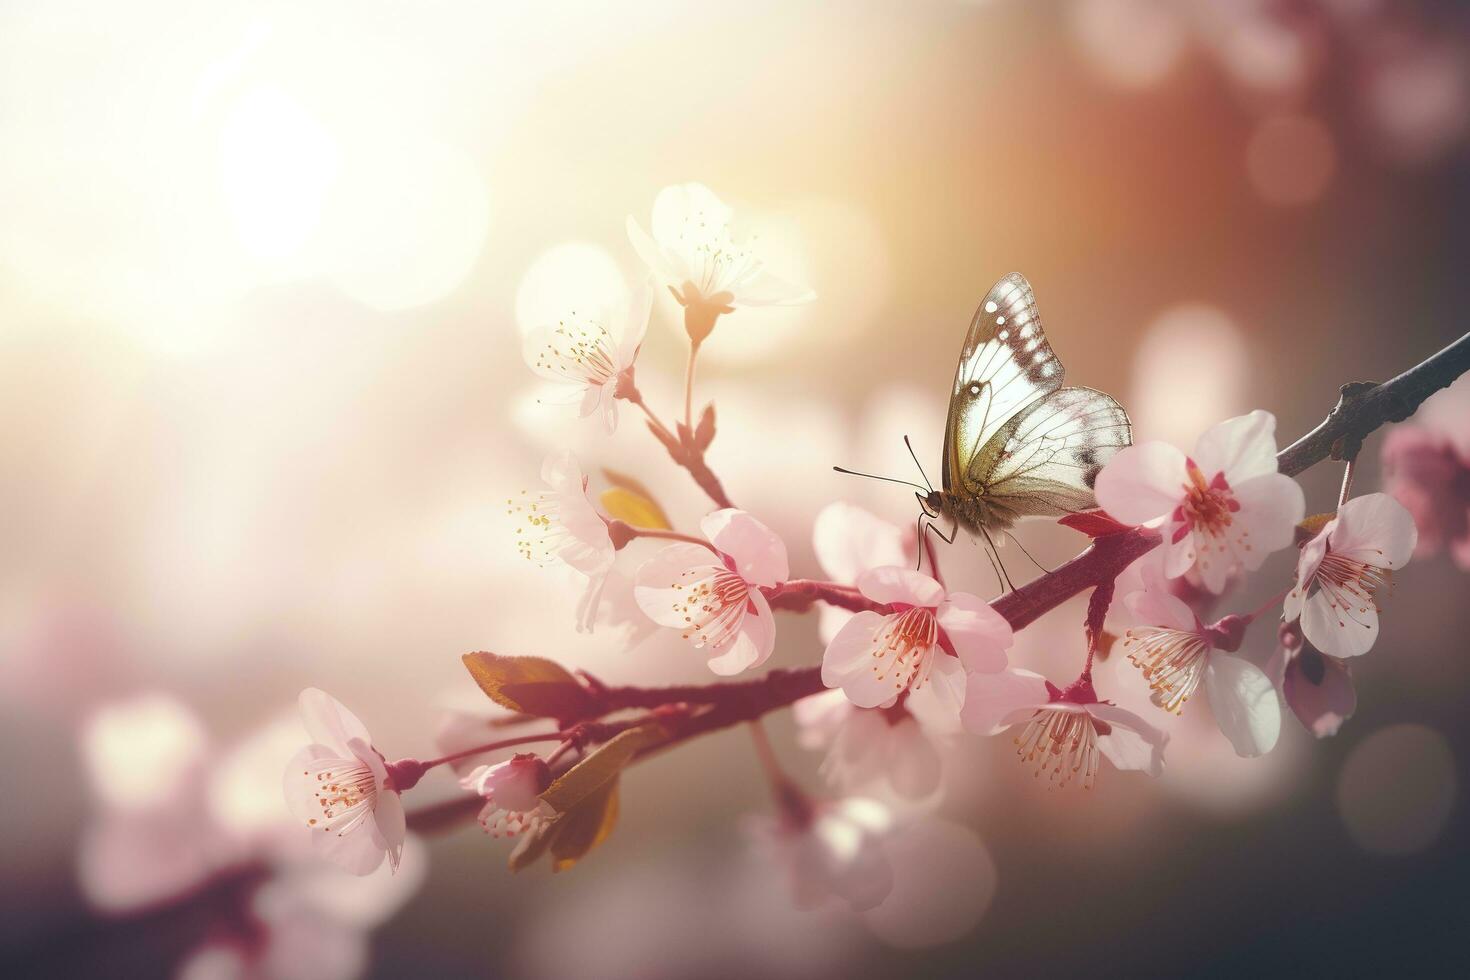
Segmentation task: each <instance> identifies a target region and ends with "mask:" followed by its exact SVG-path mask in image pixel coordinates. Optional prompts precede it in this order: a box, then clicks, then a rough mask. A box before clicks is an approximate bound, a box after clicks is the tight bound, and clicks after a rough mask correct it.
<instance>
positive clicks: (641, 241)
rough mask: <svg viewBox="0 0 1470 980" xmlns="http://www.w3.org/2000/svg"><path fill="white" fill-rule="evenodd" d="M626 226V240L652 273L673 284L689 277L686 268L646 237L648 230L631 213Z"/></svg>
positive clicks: (681, 282) (679, 283)
mask: <svg viewBox="0 0 1470 980" xmlns="http://www.w3.org/2000/svg"><path fill="white" fill-rule="evenodd" d="M627 227H628V242H629V243H630V244H631V245H632V246H633V251H635V252H637V253H638V257H639V258H640V259H642V260H643V262H644V264H645V265H647V266H648V268H649V269H650V270H651V271H652V272H653V274H654V275H656V276H658V277H659V278H660V279H662V280H663V281H664V282H666V283H670V284H672V285H675V286H678V285H681V284H683V282H684V280H686V279H688V278H689V270H688V268H686V267H685V266H684V264H683V263H682V262H679V261H678V260H676V259H675V258H674V257H673V256H671V255H670V254H669V253H668V252H667V251H665V250H664V249H663V248H661V247H660V246H659V245H658V243H657V242H655V241H654V240H653V239H652V238H650V237H648V232H646V231H644V230H643V226H642V225H640V224H638V222H637V221H634V220H633V216H632V215H629V216H628V222H627Z"/></svg>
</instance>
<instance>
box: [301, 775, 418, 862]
mask: <svg viewBox="0 0 1470 980" xmlns="http://www.w3.org/2000/svg"><path fill="white" fill-rule="evenodd" d="M385 795H387V796H393V797H395V798H396V797H397V795H398V794H396V793H388V794H385ZM311 845H312V848H313V849H314V850H315V851H316V852H317V853H318V854H320V855H321V856H322V857H324V858H326V859H327V860H328V861H331V862H332V863H333V864H335V865H337V866H338V867H339V868H341V869H342V870H343V871H347V872H349V873H351V874H355V875H369V874H372V873H373V872H374V871H376V870H378V866H379V865H380V864H382V863H383V858H384V857H385V856H387V854H388V842H387V841H386V840H385V839H384V837H383V834H382V832H381V831H380V830H379V829H378V823H377V820H376V819H375V818H374V816H373V814H368V815H367V816H364V817H363V818H362V820H361V822H360V823H358V824H357V825H356V826H355V827H353V828H352V829H351V830H348V831H346V832H345V833H341V834H338V833H333V832H331V831H320V830H319V831H316V832H314V833H313V834H312V835H311Z"/></svg>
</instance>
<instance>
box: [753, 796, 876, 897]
mask: <svg viewBox="0 0 1470 980" xmlns="http://www.w3.org/2000/svg"><path fill="white" fill-rule="evenodd" d="M752 828H753V829H754V831H755V833H756V837H757V840H758V841H760V842H761V843H763V844H764V845H765V847H766V849H767V850H769V851H770V852H771V853H772V856H773V857H774V859H775V860H776V861H777V862H778V863H780V864H781V865H783V866H784V867H785V868H786V871H787V873H788V875H789V876H790V878H791V886H792V897H793V900H794V902H795V904H796V906H797V907H798V908H803V909H811V908H817V907H819V906H821V905H823V904H825V903H827V902H828V901H830V900H832V899H834V898H835V899H838V900H840V901H844V902H846V903H847V904H848V906H849V907H850V908H851V909H852V910H853V911H854V912H861V911H864V910H866V909H870V908H873V907H875V906H877V905H878V904H879V903H881V902H882V901H883V900H884V899H885V898H887V897H888V893H889V891H891V890H892V888H893V866H892V865H891V864H890V863H889V861H888V855H887V853H886V852H885V850H884V846H883V841H884V838H885V837H886V835H887V834H888V833H889V832H890V831H891V830H892V828H893V819H892V816H891V814H890V813H889V812H888V809H887V808H886V807H884V806H883V804H881V803H879V802H878V801H876V800H870V799H865V798H863V797H848V798H845V799H840V800H810V801H805V803H804V805H803V806H802V807H801V808H793V807H786V808H784V812H783V814H782V815H781V816H780V817H779V818H775V819H771V820H759V821H752Z"/></svg>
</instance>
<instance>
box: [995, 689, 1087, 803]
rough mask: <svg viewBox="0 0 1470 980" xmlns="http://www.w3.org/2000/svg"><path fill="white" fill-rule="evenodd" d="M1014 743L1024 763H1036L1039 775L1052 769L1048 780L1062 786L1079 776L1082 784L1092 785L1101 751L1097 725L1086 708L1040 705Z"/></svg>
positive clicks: (1054, 785)
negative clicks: (1081, 709) (1099, 749)
mask: <svg viewBox="0 0 1470 980" xmlns="http://www.w3.org/2000/svg"><path fill="white" fill-rule="evenodd" d="M1015 743H1016V754H1017V755H1018V756H1020V758H1021V761H1022V763H1025V764H1027V765H1030V764H1033V763H1034V764H1035V765H1036V778H1037V779H1040V778H1041V774H1042V773H1043V772H1046V773H1049V775H1048V777H1047V779H1048V782H1050V783H1051V785H1052V786H1053V787H1054V788H1058V789H1060V788H1061V787H1064V786H1066V785H1067V783H1068V782H1070V781H1071V780H1072V778H1073V777H1076V776H1080V777H1081V782H1082V788H1083V789H1091V788H1092V783H1093V780H1094V779H1095V778H1096V777H1097V768H1098V764H1099V761H1100V758H1101V755H1100V753H1099V751H1098V747H1097V727H1096V726H1095V725H1094V724H1093V723H1092V718H1091V717H1090V716H1089V715H1088V714H1087V712H1085V711H1074V710H1069V709H1067V708H1057V707H1051V706H1048V707H1044V708H1038V709H1037V711H1036V713H1035V714H1034V715H1032V716H1031V720H1030V721H1028V722H1027V723H1026V728H1025V729H1024V730H1023V731H1022V732H1021V734H1020V736H1019V737H1017V738H1016V739H1015Z"/></svg>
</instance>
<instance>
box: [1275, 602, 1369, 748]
mask: <svg viewBox="0 0 1470 980" xmlns="http://www.w3.org/2000/svg"><path fill="white" fill-rule="evenodd" d="M1266 673H1267V674H1268V675H1270V677H1271V680H1272V681H1273V682H1274V683H1275V684H1276V687H1277V689H1278V690H1279V691H1280V692H1281V696H1282V697H1283V698H1284V699H1285V700H1286V704H1287V706H1288V707H1289V708H1291V710H1292V713H1293V714H1295V715H1296V717H1297V720H1298V721H1300V722H1301V723H1302V727H1303V728H1305V729H1306V730H1307V731H1309V732H1311V733H1312V734H1313V735H1315V736H1317V737H1318V738H1327V737H1328V736H1330V735H1336V734H1337V731H1338V729H1340V728H1341V727H1342V723H1343V722H1345V721H1347V720H1348V719H1349V718H1351V717H1352V716H1353V712H1354V711H1356V710H1357V707H1358V695H1357V692H1356V691H1355V690H1353V676H1352V669H1351V667H1350V666H1349V665H1348V662H1347V661H1346V660H1339V659H1337V658H1336V657H1329V656H1327V655H1326V654H1324V653H1322V652H1321V651H1320V650H1318V649H1317V648H1316V647H1314V646H1312V644H1311V643H1309V642H1307V639H1306V637H1304V636H1302V628H1301V623H1300V622H1291V623H1282V624H1281V628H1280V640H1279V642H1278V644H1277V647H1276V653H1275V655H1274V656H1272V657H1271V659H1270V660H1269V661H1268V662H1267V664H1266Z"/></svg>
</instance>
